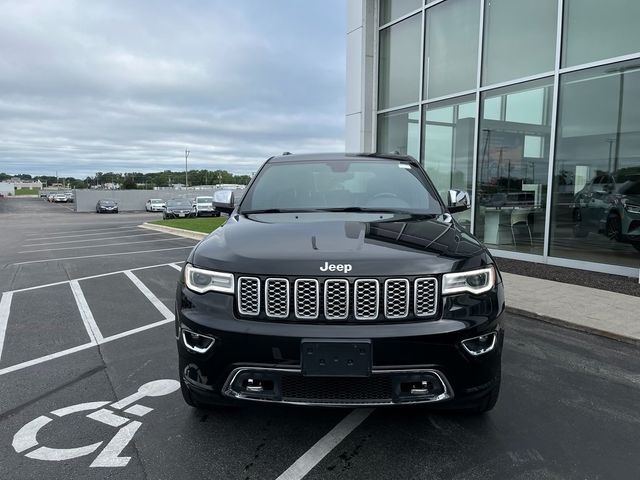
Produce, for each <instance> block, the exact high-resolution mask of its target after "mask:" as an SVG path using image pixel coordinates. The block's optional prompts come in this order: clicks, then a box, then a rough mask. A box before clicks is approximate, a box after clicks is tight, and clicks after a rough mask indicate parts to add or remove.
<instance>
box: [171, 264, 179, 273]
mask: <svg viewBox="0 0 640 480" xmlns="http://www.w3.org/2000/svg"><path fill="white" fill-rule="evenodd" d="M169 266H170V267H172V268H175V269H176V270H178V271H179V272H181V271H182V267H180V266H178V265H176V264H175V263H170V264H169Z"/></svg>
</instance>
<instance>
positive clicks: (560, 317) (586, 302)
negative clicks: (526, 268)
mask: <svg viewBox="0 0 640 480" xmlns="http://www.w3.org/2000/svg"><path fill="white" fill-rule="evenodd" d="M140 226H141V227H142V228H148V229H151V230H156V231H162V232H166V233H171V234H174V235H179V236H182V237H187V238H193V239H196V240H200V239H202V238H204V237H205V236H206V234H204V233H198V232H192V231H189V230H183V229H181V228H172V227H165V226H160V225H150V224H148V223H145V224H143V225H140ZM502 278H503V279H504V284H505V296H506V303H507V311H509V312H512V313H517V314H520V315H524V316H527V317H531V318H535V319H538V320H543V321H546V322H549V323H553V324H556V325H561V326H564V327H567V328H572V329H574V330H581V331H584V332H589V333H594V334H596V335H601V336H604V337H609V338H613V339H615V340H619V341H622V342H625V343H631V344H634V345H640V297H634V296H631V295H623V294H620V293H613V292H609V291H606V290H598V289H596V288H589V287H582V286H579V285H573V284H569V283H560V282H554V281H552V280H542V279H539V278H534V277H525V276H523V275H514V274H512V273H504V272H503V273H502Z"/></svg>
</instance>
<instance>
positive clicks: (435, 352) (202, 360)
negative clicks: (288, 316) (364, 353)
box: [175, 284, 504, 408]
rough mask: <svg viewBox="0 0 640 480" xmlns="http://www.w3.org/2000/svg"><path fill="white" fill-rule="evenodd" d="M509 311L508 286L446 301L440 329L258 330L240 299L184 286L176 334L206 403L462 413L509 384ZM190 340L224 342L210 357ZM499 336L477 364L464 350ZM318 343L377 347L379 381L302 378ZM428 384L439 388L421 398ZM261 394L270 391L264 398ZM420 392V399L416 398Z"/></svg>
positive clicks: (189, 376)
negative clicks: (475, 340)
mask: <svg viewBox="0 0 640 480" xmlns="http://www.w3.org/2000/svg"><path fill="white" fill-rule="evenodd" d="M503 311H504V294H503V289H502V284H498V285H497V286H496V288H494V290H492V291H491V292H489V293H487V294H485V295H482V296H473V295H468V294H460V295H453V296H448V297H443V310H442V315H441V317H440V318H439V319H436V320H429V321H422V322H407V323H402V324H398V323H395V324H392V323H380V324H366V325H365V324H341V325H335V324H307V323H302V322H298V323H284V322H280V323H277V322H265V321H252V320H243V319H239V318H236V317H235V316H234V314H233V312H234V309H233V296H230V295H226V294H219V293H207V294H204V295H200V294H196V293H193V292H191V291H190V290H187V289H186V288H185V287H184V285H182V284H179V285H178V291H177V305H176V325H175V327H176V337H177V338H178V342H177V343H178V352H179V360H180V362H179V365H180V366H179V368H180V375H181V377H182V380H183V381H184V383H185V384H186V386H187V388H188V389H189V391H190V393H191V395H192V397H194V398H195V399H197V401H198V402H200V403H205V404H206V403H219V401H220V400H228V401H235V400H237V401H262V402H276V403H287V404H299V405H323V406H358V405H397V404H409V403H410V404H415V403H438V404H442V405H445V404H448V405H451V406H455V407H456V408H457V407H459V406H464V405H466V404H467V403H473V402H474V401H476V400H477V399H478V398H481V397H483V395H485V394H486V393H487V392H488V391H489V390H490V389H491V388H492V387H493V386H495V385H496V383H497V382H499V377H500V364H501V352H502V342H503V330H502V325H501V317H502V314H503ZM184 331H187V332H194V333H196V334H200V335H204V336H207V337H210V338H212V339H214V340H215V342H214V343H213V344H212V345H211V346H210V348H208V349H207V350H206V352H204V353H196V352H194V351H192V350H190V349H188V348H187V347H186V346H185V344H184V340H183V338H182V333H183V332H184ZM491 332H495V334H496V344H495V347H494V348H493V349H492V350H491V351H490V352H487V353H485V354H482V355H478V356H474V355H471V354H470V353H469V352H468V351H466V350H465V348H464V347H463V346H462V343H461V342H462V340H466V339H469V338H472V337H476V336H478V335H483V334H487V333H491ZM310 338H312V339H319V340H327V341H331V340H337V339H350V340H354V341H358V340H363V341H367V342H371V351H372V370H371V375H369V376H368V377H364V378H356V377H306V376H304V375H302V373H301V352H300V349H301V341H302V340H303V339H310ZM243 375H244V377H243ZM247 382H251V383H250V384H247ZM255 382H257V383H259V384H260V385H257V384H256V383H255ZM421 385H423V386H425V388H427V387H429V388H427V390H426V391H424V392H421V391H420V390H421V388H420V386H421ZM249 386H251V387H252V388H251V389H248V387H249ZM261 386H262V387H264V386H266V387H268V388H266V390H267V391H266V392H265V390H264V389H263V390H262V391H259V387H261ZM414 388H415V390H416V391H417V393H414V394H412V393H411V392H410V391H409V390H412V389H414Z"/></svg>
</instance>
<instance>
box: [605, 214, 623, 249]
mask: <svg viewBox="0 0 640 480" xmlns="http://www.w3.org/2000/svg"><path fill="white" fill-rule="evenodd" d="M606 234H607V237H609V238H610V239H611V240H615V241H616V242H619V241H621V240H622V220H620V215H618V214H617V213H610V214H609V216H608V217H607V226H606Z"/></svg>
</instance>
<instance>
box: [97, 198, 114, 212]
mask: <svg viewBox="0 0 640 480" xmlns="http://www.w3.org/2000/svg"><path fill="white" fill-rule="evenodd" d="M96 213H118V204H117V203H116V201H115V200H98V203H96Z"/></svg>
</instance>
